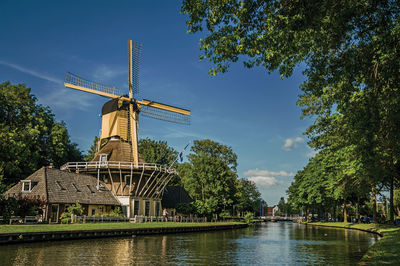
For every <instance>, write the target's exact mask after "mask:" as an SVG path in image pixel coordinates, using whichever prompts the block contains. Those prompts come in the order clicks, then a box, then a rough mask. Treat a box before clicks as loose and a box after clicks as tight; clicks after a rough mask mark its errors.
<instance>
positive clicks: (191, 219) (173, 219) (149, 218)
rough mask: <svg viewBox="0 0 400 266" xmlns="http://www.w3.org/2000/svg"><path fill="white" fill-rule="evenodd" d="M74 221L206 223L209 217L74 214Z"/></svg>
mask: <svg viewBox="0 0 400 266" xmlns="http://www.w3.org/2000/svg"><path fill="white" fill-rule="evenodd" d="M71 220H72V221H74V223H115V222H133V223H155V222H180V223H204V222H207V217H185V216H172V217H161V216H142V215H135V217H134V218H127V217H111V216H74V217H72V219H71Z"/></svg>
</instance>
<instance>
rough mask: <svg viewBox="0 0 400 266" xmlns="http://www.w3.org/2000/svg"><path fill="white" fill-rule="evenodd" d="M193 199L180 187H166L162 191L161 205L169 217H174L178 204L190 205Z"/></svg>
mask: <svg viewBox="0 0 400 266" xmlns="http://www.w3.org/2000/svg"><path fill="white" fill-rule="evenodd" d="M192 201H193V199H192V198H191V197H190V196H189V193H188V192H187V191H186V190H185V188H184V187H182V186H167V187H166V188H165V190H164V195H163V197H162V201H161V205H162V206H163V208H165V209H167V212H168V215H169V216H174V215H177V214H179V213H177V211H176V208H177V206H178V204H180V203H190V202H192Z"/></svg>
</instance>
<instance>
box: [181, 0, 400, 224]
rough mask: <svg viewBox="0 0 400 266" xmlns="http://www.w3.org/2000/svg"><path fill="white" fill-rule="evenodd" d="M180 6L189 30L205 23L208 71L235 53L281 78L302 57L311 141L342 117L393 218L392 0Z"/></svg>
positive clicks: (398, 36)
mask: <svg viewBox="0 0 400 266" xmlns="http://www.w3.org/2000/svg"><path fill="white" fill-rule="evenodd" d="M182 12H183V13H184V14H187V15H188V16H189V18H188V20H187V26H188V31H189V32H197V31H202V30H203V29H205V28H206V31H207V34H206V37H205V38H204V39H202V40H201V41H200V47H201V49H202V50H203V55H202V56H201V58H207V59H209V60H210V61H211V62H213V63H214V64H215V67H214V68H212V69H211V70H210V73H211V74H216V73H218V72H225V71H226V70H227V69H228V66H229V63H230V62H236V61H238V60H239V58H243V59H244V64H245V66H247V67H253V66H263V67H265V68H266V69H267V70H268V71H269V72H271V71H273V70H276V69H279V72H280V74H281V76H282V77H287V76H290V75H291V74H292V72H293V69H294V68H295V67H296V66H298V65H299V64H300V63H303V66H305V70H304V72H303V73H304V74H305V76H306V81H305V82H304V83H303V84H302V85H301V89H302V91H303V94H302V95H301V96H300V99H299V101H298V104H299V105H300V106H302V107H303V116H310V117H312V118H314V119H315V123H314V125H313V126H311V127H310V129H309V130H308V133H307V134H308V135H309V137H311V138H314V140H318V137H319V136H321V135H324V133H325V132H326V127H327V125H329V123H332V122H333V120H335V117H336V116H337V115H340V116H341V117H340V120H341V122H343V123H342V126H343V127H342V130H341V133H344V134H345V135H346V136H347V137H348V140H349V141H348V143H346V145H349V146H351V147H352V148H351V149H352V150H354V151H355V154H356V155H357V156H356V157H357V160H362V164H363V165H364V166H363V167H362V168H363V169H366V170H368V171H367V172H366V173H365V175H364V177H365V178H366V180H367V182H368V183H369V184H371V187H372V191H373V192H372V193H373V194H375V192H374V191H375V189H376V186H377V184H384V185H385V186H386V187H388V188H389V191H390V202H391V204H390V206H391V211H390V217H391V220H392V222H393V220H394V208H393V207H394V204H393V200H394V199H393V198H394V196H393V195H394V188H395V184H396V182H397V181H398V177H399V176H400V160H399V159H398V158H400V141H399V138H400V135H399V134H398V132H399V130H400V123H399V122H400V121H399V120H400V116H399V114H400V95H399V93H398V91H399V84H400V75H398V73H399V71H400V62H399V60H396V58H399V56H400V49H398V46H397V44H398V43H399V41H400V2H399V1H393V0H389V1H375V2H370V1H364V2H363V1H342V2H337V1H336V2H334V3H333V4H332V2H331V1H324V0H323V1H318V2H317V3H316V2H313V1H304V0H303V1H290V0H289V1H287V0H280V1H237V0H227V1H223V2H215V1H205V0H204V1H203V0H184V1H183V4H182ZM331 125H333V124H331ZM336 137H339V136H336ZM327 140H329V141H333V142H335V140H334V139H332V138H322V139H321V142H320V144H321V145H322V146H326V145H328V146H329V142H327ZM368 163H369V165H368ZM377 172H378V173H377ZM357 173H360V172H357ZM378 176H379V177H381V178H376V177H378ZM358 177H360V176H359V175H358Z"/></svg>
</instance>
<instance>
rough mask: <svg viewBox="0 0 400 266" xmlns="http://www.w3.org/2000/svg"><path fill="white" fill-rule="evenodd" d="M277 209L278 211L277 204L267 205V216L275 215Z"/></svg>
mask: <svg viewBox="0 0 400 266" xmlns="http://www.w3.org/2000/svg"><path fill="white" fill-rule="evenodd" d="M277 211H279V208H278V205H275V206H272V207H268V211H267V216H275V213H276V212H277Z"/></svg>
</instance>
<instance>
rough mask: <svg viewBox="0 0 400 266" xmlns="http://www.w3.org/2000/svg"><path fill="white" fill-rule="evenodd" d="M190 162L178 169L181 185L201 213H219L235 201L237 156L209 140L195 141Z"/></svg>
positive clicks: (228, 148) (223, 146)
mask: <svg viewBox="0 0 400 266" xmlns="http://www.w3.org/2000/svg"><path fill="white" fill-rule="evenodd" d="M191 151H192V152H193V153H191V154H189V155H188V159H189V162H187V163H184V164H182V165H181V166H180V167H179V174H180V176H181V177H182V183H183V185H184V187H185V189H186V190H187V191H188V192H189V195H190V196H191V197H192V198H193V199H194V200H195V206H196V209H197V212H198V213H200V214H213V213H220V212H221V211H222V210H223V209H226V208H229V209H230V208H231V207H232V205H233V203H234V202H235V200H236V193H237V187H236V184H237V173H236V166H237V162H236V158H237V156H236V154H235V153H234V152H233V151H232V149H231V148H230V147H227V146H225V145H222V144H219V143H217V142H214V141H211V140H208V139H207V140H195V141H194V144H193V146H192V147H191Z"/></svg>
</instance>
